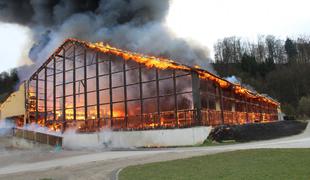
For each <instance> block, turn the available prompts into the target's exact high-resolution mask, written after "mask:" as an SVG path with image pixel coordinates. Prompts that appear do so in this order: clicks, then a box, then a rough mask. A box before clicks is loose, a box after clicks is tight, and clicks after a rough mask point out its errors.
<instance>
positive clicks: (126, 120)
mask: <svg viewBox="0 0 310 180" xmlns="http://www.w3.org/2000/svg"><path fill="white" fill-rule="evenodd" d="M123 79H124V103H125V117H124V118H125V125H126V128H127V127H128V106H127V86H126V84H127V81H126V61H125V60H123Z"/></svg>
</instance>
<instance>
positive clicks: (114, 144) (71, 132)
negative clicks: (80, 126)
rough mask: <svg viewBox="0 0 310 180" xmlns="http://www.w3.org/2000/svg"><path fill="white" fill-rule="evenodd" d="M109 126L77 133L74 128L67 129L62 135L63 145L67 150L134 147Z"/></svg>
mask: <svg viewBox="0 0 310 180" xmlns="http://www.w3.org/2000/svg"><path fill="white" fill-rule="evenodd" d="M117 134H118V133H117V132H114V131H112V130H111V129H109V128H104V129H101V130H100V132H96V133H78V132H77V130H76V129H67V130H66V131H65V132H64V134H63V135H62V137H63V147H64V148H65V149H69V150H100V151H102V150H111V149H134V148H135V147H133V146H132V145H130V144H129V143H128V142H126V141H125V140H124V139H123V138H121V137H119V136H118V135H117Z"/></svg>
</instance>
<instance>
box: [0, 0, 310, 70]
mask: <svg viewBox="0 0 310 180" xmlns="http://www.w3.org/2000/svg"><path fill="white" fill-rule="evenodd" d="M309 7H310V1H309V0H190V1H189V0H172V1H171V6H170V10H169V14H168V16H167V19H166V22H165V23H166V25H167V26H168V27H169V28H170V29H171V31H172V32H173V33H174V34H175V35H176V36H178V37H181V38H187V39H191V40H194V41H196V42H198V43H200V44H202V45H204V46H207V47H208V48H209V50H211V58H213V57H212V55H213V53H212V49H213V45H214V43H215V42H216V41H217V40H218V39H221V38H224V37H229V36H239V37H244V38H247V39H249V40H255V39H256V37H257V36H258V35H268V34H272V35H275V36H276V37H279V38H283V39H284V38H286V37H287V36H289V37H296V36H298V35H310V13H309V10H308V9H309ZM31 43H32V40H31V36H30V30H29V28H27V27H22V26H19V25H14V24H5V23H0V57H1V58H0V62H1V63H0V72H2V71H5V70H9V69H11V68H13V67H16V66H18V65H21V64H20V63H19V62H21V59H27V51H28V50H29V47H30V44H31Z"/></svg>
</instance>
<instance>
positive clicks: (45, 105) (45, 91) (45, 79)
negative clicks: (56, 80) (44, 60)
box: [44, 67, 47, 126]
mask: <svg viewBox="0 0 310 180" xmlns="http://www.w3.org/2000/svg"><path fill="white" fill-rule="evenodd" d="M44 69H45V71H44V126H46V121H47V68H46V67H45V68H44Z"/></svg>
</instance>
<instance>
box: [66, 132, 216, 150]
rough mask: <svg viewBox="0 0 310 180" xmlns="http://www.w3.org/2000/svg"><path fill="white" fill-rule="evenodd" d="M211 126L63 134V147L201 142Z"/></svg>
mask: <svg viewBox="0 0 310 180" xmlns="http://www.w3.org/2000/svg"><path fill="white" fill-rule="evenodd" d="M210 131H211V127H205V126H201V127H192V128H183V129H165V130H145V131H111V130H103V131H102V132H100V133H92V134H77V133H66V134H64V135H63V147H64V148H69V149H79V148H96V147H110V148H130V147H169V146H170V147H171V146H189V145H197V144H202V143H203V141H204V140H206V139H207V137H208V135H209V133H210Z"/></svg>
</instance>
